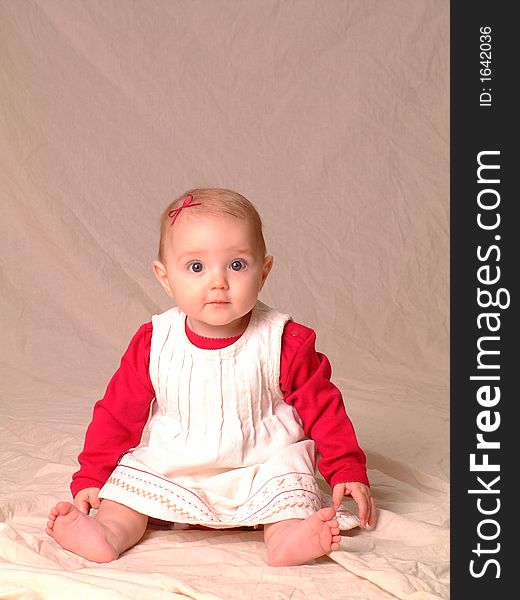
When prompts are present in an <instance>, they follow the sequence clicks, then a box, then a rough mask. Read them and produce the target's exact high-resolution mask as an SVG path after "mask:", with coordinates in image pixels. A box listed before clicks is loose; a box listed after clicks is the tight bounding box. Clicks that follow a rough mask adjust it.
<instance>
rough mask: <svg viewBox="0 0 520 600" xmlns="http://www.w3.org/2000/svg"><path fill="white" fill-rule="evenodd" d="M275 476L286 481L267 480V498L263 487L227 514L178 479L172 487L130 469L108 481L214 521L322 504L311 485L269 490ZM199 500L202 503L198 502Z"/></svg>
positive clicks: (186, 514) (242, 520)
mask: <svg viewBox="0 0 520 600" xmlns="http://www.w3.org/2000/svg"><path fill="white" fill-rule="evenodd" d="M124 466H126V465H121V467H124ZM126 468H127V469H129V470H134V471H138V469H134V468H133V467H126ZM143 473H145V472H144V471H143ZM146 474H147V475H148V476H149V477H150V478H156V479H159V480H161V478H160V477H157V476H155V475H152V474H151V473H146ZM291 474H293V475H298V478H295V479H300V480H301V479H302V474H300V473H291ZM287 475H288V474H287ZM303 475H307V474H303ZM121 477H124V478H125V479H129V480H133V481H134V483H136V484H143V486H148V487H150V485H151V486H153V487H154V488H155V489H156V490H157V493H154V492H152V491H150V490H148V489H143V487H141V486H139V485H133V484H132V483H129V482H127V481H124V479H122V478H121ZM275 479H276V480H277V482H276V483H278V484H279V485H278V487H280V485H281V484H283V483H284V482H285V476H282V477H280V476H278V477H273V478H272V479H270V480H269V481H268V482H266V484H264V486H262V488H261V490H262V494H261V496H264V497H263V498H262V497H261V496H260V497H259V496H258V494H259V492H260V491H261V490H258V492H257V493H256V494H255V496H253V497H252V498H251V499H250V500H249V502H247V504H246V505H243V506H242V507H240V508H241V509H243V510H241V509H240V508H239V509H238V510H237V512H236V513H235V514H226V513H220V514H216V513H215V512H214V511H212V510H211V507H210V506H208V505H207V503H206V502H205V501H204V500H203V499H202V498H200V497H199V496H198V495H197V494H195V493H194V492H193V491H192V490H189V489H186V488H183V487H182V486H180V485H178V484H176V483H174V482H168V483H169V484H170V486H171V487H170V488H167V487H166V486H164V485H160V484H158V483H157V482H156V481H151V480H149V479H145V478H142V477H138V476H136V475H134V474H132V473H129V472H128V471H127V472H123V473H120V477H117V476H116V474H115V473H114V475H112V476H111V477H110V478H109V480H108V481H107V484H111V485H114V486H116V487H119V488H121V489H124V490H125V491H126V492H130V493H133V494H137V495H138V496H141V497H143V498H146V499H148V500H151V501H155V502H158V503H160V504H161V505H162V506H163V507H165V508H167V509H169V510H172V511H174V512H176V513H177V514H180V515H181V516H182V517H191V518H195V519H200V518H201V515H204V517H205V518H206V519H208V522H211V523H219V522H222V521H223V520H224V519H222V517H225V518H226V519H227V520H228V521H231V522H234V521H235V522H240V523H247V522H248V521H251V520H254V521H256V520H258V519H260V518H261V517H262V516H271V515H273V514H278V513H280V512H281V511H283V510H285V509H288V508H292V507H300V508H309V509H311V510H318V509H319V508H320V507H321V499H320V496H319V495H318V494H317V493H316V492H315V491H313V490H311V489H305V488H292V489H291V488H289V489H286V490H283V491H280V492H278V493H274V492H275V490H271V491H269V490H268V489H265V488H266V486H267V484H268V483H271V482H273V480H275ZM288 485H289V486H290V485H291V484H290V483H289V484H288ZM293 485H294V484H293ZM312 487H314V486H312ZM176 488H178V489H180V490H183V491H184V492H185V493H187V494H191V495H193V496H195V498H196V499H197V500H198V503H194V502H193V501H190V500H189V499H188V498H186V497H183V495H181V494H179V493H178V491H176ZM163 492H164V493H163ZM298 492H299V493H298ZM168 496H175V497H176V498H177V499H178V500H179V501H180V502H181V503H182V504H183V505H184V507H185V506H186V505H188V506H190V507H191V508H192V512H187V511H186V510H185V508H182V507H181V506H180V505H178V504H176V503H175V502H172V501H171V500H170V499H169V498H168ZM267 496H270V498H269V499H267ZM255 498H256V501H255ZM259 500H260V502H262V505H261V506H258V504H260V502H258V501H259ZM284 500H285V502H284ZM288 500H291V501H289V502H287V501H288ZM197 504H198V506H197ZM197 513H198V515H197ZM244 513H245V514H244ZM255 516H256V519H254V517H255Z"/></svg>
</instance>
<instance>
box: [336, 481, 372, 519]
mask: <svg viewBox="0 0 520 600" xmlns="http://www.w3.org/2000/svg"><path fill="white" fill-rule="evenodd" d="M343 496H352V498H353V499H354V500H355V502H356V504H357V505H358V510H359V520H360V521H361V527H363V528H364V527H366V526H367V524H368V525H369V526H370V527H374V526H375V524H376V520H377V514H376V503H375V502H374V499H373V498H372V496H371V495H370V488H369V487H368V485H365V484H364V483H361V482H359V481H347V482H345V483H337V484H336V485H335V486H334V489H333V490H332V503H333V505H334V508H336V509H337V508H338V507H339V505H340V504H341V500H342V499H343Z"/></svg>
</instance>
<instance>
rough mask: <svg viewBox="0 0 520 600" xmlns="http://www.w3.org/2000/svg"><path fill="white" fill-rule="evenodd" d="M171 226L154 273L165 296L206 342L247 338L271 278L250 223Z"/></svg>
mask: <svg viewBox="0 0 520 600" xmlns="http://www.w3.org/2000/svg"><path fill="white" fill-rule="evenodd" d="M187 213H188V211H187V210H186V211H184V214H182V215H181V218H180V219H177V221H176V222H175V223H174V225H172V229H171V231H170V232H169V233H168V235H167V238H166V243H165V246H164V261H163V263H157V262H156V263H154V270H155V274H156V276H157V278H158V279H159V281H160V283H161V285H162V286H163V288H164V289H165V291H166V293H167V294H168V295H170V296H171V297H172V298H174V300H175V301H176V303H177V306H178V307H179V309H180V310H182V311H183V312H184V313H186V314H187V315H188V325H189V326H190V328H191V329H192V330H193V331H195V332H196V333H198V334H200V335H204V336H207V337H230V336H233V335H238V334H240V333H242V332H243V331H244V329H245V326H246V325H247V322H248V319H249V313H250V311H251V309H252V308H253V307H254V305H255V303H256V300H257V298H258V294H259V292H260V290H261V289H262V286H263V284H264V282H265V280H266V278H267V275H268V274H269V271H270V269H271V266H272V257H266V258H264V256H263V255H262V254H261V252H260V249H259V247H258V243H257V241H256V239H255V237H254V236H253V235H252V231H251V226H250V225H249V223H247V222H245V221H242V220H240V219H237V218H234V217H232V216H228V215H224V216H220V215H219V216H209V215H198V216H191V215H189V214H187Z"/></svg>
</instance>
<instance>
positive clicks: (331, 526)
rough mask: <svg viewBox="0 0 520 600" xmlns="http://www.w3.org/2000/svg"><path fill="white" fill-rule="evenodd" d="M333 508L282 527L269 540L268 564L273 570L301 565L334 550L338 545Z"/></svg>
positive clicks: (337, 529)
mask: <svg viewBox="0 0 520 600" xmlns="http://www.w3.org/2000/svg"><path fill="white" fill-rule="evenodd" d="M335 514H336V511H335V510H334V508H322V509H321V510H319V511H318V512H316V513H314V514H313V515H311V516H310V517H307V518H306V519H303V520H298V521H292V522H291V523H289V524H287V525H285V526H284V524H283V522H282V523H276V524H275V526H277V527H279V529H278V531H276V532H274V535H273V536H272V538H271V539H270V540H269V544H268V557H269V564H270V565H271V566H274V567H280V566H286V567H290V566H296V565H303V564H305V563H306V562H308V561H310V560H313V559H315V558H319V557H320V556H323V555H324V554H327V553H328V552H331V551H333V550H337V549H338V548H339V545H340V544H339V543H340V541H341V536H340V534H339V525H338V522H337V521H336V519H334V516H335Z"/></svg>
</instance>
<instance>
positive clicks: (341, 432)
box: [280, 321, 370, 486]
mask: <svg viewBox="0 0 520 600" xmlns="http://www.w3.org/2000/svg"><path fill="white" fill-rule="evenodd" d="M315 341H316V334H315V333H314V331H313V330H312V329H309V328H308V327H305V326H304V325H300V324H299V323H295V322H294V321H289V322H288V323H287V325H286V327H285V329H284V332H283V336H282V356H281V365H280V370H281V373H280V384H281V388H282V392H283V394H284V399H285V401H286V402H287V404H290V405H292V406H294V408H295V409H296V412H297V413H298V415H299V416H300V418H301V420H302V422H303V429H304V431H305V435H306V436H307V437H309V438H311V439H312V440H314V442H315V443H316V448H317V450H318V453H319V455H320V458H319V460H318V469H319V470H320V473H321V474H322V475H323V477H324V478H325V480H326V481H327V483H328V484H329V485H331V486H334V485H335V484H336V483H341V482H346V481H360V482H361V483H365V484H366V485H370V484H369V481H368V477H367V471H366V456H365V453H364V452H363V450H361V448H360V447H359V444H358V441H357V438H356V434H355V431H354V427H353V425H352V422H351V421H350V419H349V417H348V415H347V413H346V410H345V404H344V402H343V397H342V395H341V392H340V390H339V389H338V388H337V387H336V386H335V385H334V384H333V383H332V382H331V381H330V377H331V374H332V370H331V366H330V363H329V360H328V359H327V357H326V356H325V355H323V354H321V353H319V352H317V351H316V349H315Z"/></svg>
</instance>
